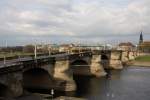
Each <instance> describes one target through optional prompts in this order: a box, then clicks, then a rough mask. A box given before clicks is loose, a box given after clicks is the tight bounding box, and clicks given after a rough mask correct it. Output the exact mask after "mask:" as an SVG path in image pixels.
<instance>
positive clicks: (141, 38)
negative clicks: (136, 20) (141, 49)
mask: <svg viewBox="0 0 150 100" xmlns="http://www.w3.org/2000/svg"><path fill="white" fill-rule="evenodd" d="M141 43H143V31H141V34H140V39H139V44H141Z"/></svg>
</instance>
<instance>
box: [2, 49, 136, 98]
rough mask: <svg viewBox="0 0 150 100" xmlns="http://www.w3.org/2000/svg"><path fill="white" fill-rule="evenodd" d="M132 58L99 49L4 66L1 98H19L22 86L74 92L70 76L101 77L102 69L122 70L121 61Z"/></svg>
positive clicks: (103, 72) (27, 60)
mask: <svg viewBox="0 0 150 100" xmlns="http://www.w3.org/2000/svg"><path fill="white" fill-rule="evenodd" d="M135 56H136V53H133V52H132V53H129V52H128V53H126V52H122V51H119V50H101V51H92V52H82V53H77V54H58V55H52V56H41V57H38V58H37V59H32V58H30V59H26V60H20V61H18V62H14V63H12V64H9V65H7V64H6V65H5V66H1V68H0V96H13V97H17V96H20V95H22V94H23V87H40V88H54V89H57V90H61V91H74V90H76V83H75V81H74V79H73V74H79V75H93V76H97V77H99V76H104V75H106V72H105V70H104V69H109V68H112V69H122V68H123V65H122V61H124V62H125V61H127V60H129V59H133V58H134V57H135Z"/></svg>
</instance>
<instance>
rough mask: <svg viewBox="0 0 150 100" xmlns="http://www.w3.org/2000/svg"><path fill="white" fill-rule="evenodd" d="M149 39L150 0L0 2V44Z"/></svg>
mask: <svg viewBox="0 0 150 100" xmlns="http://www.w3.org/2000/svg"><path fill="white" fill-rule="evenodd" d="M141 30H143V34H144V39H145V40H150V0H0V45H1V46H2V45H5V44H6V42H7V44H8V45H24V44H29V43H35V42H36V43H66V42H67V43H68V42H81V43H118V42H126V41H132V42H134V43H136V42H138V39H139V34H140V31H141Z"/></svg>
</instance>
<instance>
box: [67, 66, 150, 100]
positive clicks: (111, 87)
mask: <svg viewBox="0 0 150 100" xmlns="http://www.w3.org/2000/svg"><path fill="white" fill-rule="evenodd" d="M75 80H76V82H77V85H78V90H77V91H76V92H75V93H72V96H76V97H84V98H87V99H89V100H150V68H146V67H126V68H124V69H123V70H113V71H111V76H110V77H109V78H108V77H101V78H96V77H86V76H75ZM66 95H69V94H67V93H66Z"/></svg>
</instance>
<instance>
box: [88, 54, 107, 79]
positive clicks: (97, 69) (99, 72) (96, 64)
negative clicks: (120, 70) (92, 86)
mask: <svg viewBox="0 0 150 100" xmlns="http://www.w3.org/2000/svg"><path fill="white" fill-rule="evenodd" d="M100 62H101V55H93V56H92V59H91V66H90V70H91V73H92V74H93V75H95V76H97V77H99V76H105V75H106V72H105V71H104V68H103V66H102V64H101V63H100Z"/></svg>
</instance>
